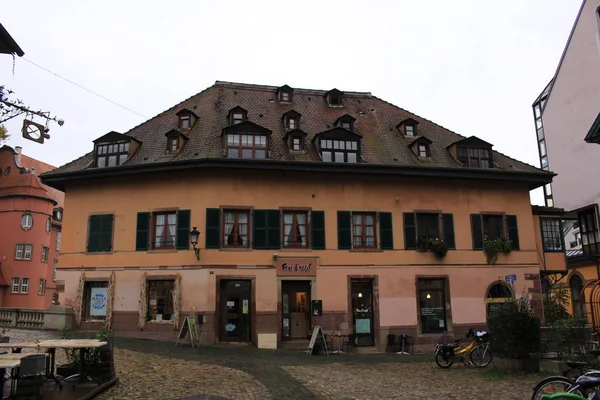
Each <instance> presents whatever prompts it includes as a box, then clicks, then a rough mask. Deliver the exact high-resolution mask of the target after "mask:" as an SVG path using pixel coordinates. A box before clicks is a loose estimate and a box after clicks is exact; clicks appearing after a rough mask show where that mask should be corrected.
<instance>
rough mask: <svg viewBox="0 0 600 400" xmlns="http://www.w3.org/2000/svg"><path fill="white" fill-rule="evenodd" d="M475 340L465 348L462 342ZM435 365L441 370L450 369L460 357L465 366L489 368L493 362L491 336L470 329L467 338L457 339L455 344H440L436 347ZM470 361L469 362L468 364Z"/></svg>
mask: <svg viewBox="0 0 600 400" xmlns="http://www.w3.org/2000/svg"><path fill="white" fill-rule="evenodd" d="M469 338H473V339H472V340H471V342H470V343H469V344H468V345H466V346H465V347H460V342H462V341H463V340H465V339H469ZM434 353H435V363H436V364H437V365H438V366H439V367H440V368H450V367H451V366H452V364H454V361H456V358H457V357H458V358H459V360H460V361H462V362H463V363H464V364H465V365H471V366H474V367H478V368H483V367H487V366H488V365H490V363H491V362H492V352H491V350H490V346H489V334H488V333H487V332H485V331H476V332H474V331H473V329H469V331H468V332H467V336H466V337H464V338H461V339H457V340H455V341H454V343H438V344H436V345H435V351H434ZM467 360H468V362H467Z"/></svg>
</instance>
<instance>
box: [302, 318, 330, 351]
mask: <svg viewBox="0 0 600 400" xmlns="http://www.w3.org/2000/svg"><path fill="white" fill-rule="evenodd" d="M318 339H319V340H320V341H321V343H319V345H320V346H322V348H323V351H324V352H325V355H326V356H328V355H329V352H328V351H327V341H326V340H325V334H324V333H323V328H322V327H321V325H315V327H314V328H313V332H312V335H311V336H310V342H309V343H308V350H307V351H306V354H308V355H309V356H311V355H312V354H313V349H314V347H315V344H316V343H317V340H318Z"/></svg>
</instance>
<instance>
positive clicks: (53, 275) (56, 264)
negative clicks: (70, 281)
mask: <svg viewBox="0 0 600 400" xmlns="http://www.w3.org/2000/svg"><path fill="white" fill-rule="evenodd" d="M57 270H58V260H54V271H53V272H52V280H53V281H54V282H56V271H57Z"/></svg>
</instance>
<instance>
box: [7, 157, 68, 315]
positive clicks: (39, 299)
mask: <svg viewBox="0 0 600 400" xmlns="http://www.w3.org/2000/svg"><path fill="white" fill-rule="evenodd" d="M21 150H22V149H21V148H20V147H15V148H14V149H13V148H12V147H9V146H3V147H2V148H0V227H1V229H0V307H8V308H31V309H46V308H48V307H49V306H50V305H51V304H52V303H53V301H54V302H56V300H57V297H56V295H55V278H56V276H55V271H56V268H57V266H58V253H59V250H60V242H61V224H62V216H63V202H64V193H63V192H61V191H59V190H56V189H53V188H50V187H48V186H46V185H44V184H42V183H41V182H40V178H39V176H38V174H39V173H42V172H48V171H51V170H52V169H54V168H55V167H53V166H51V165H48V164H46V163H43V162H41V161H38V160H35V159H33V158H30V157H27V156H25V155H23V154H21Z"/></svg>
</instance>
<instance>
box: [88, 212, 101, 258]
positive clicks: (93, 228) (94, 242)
mask: <svg viewBox="0 0 600 400" xmlns="http://www.w3.org/2000/svg"><path fill="white" fill-rule="evenodd" d="M101 217H102V216H101V215H91V216H90V220H89V227H88V245H87V251H88V253H94V252H97V251H100V250H99V245H100V227H101V223H100V222H101Z"/></svg>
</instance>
